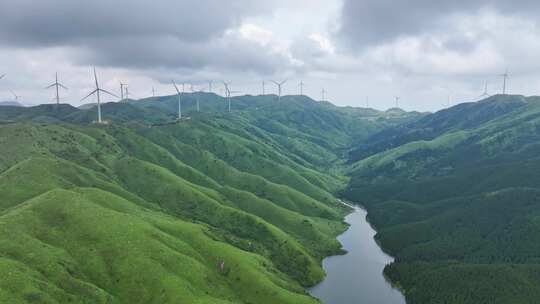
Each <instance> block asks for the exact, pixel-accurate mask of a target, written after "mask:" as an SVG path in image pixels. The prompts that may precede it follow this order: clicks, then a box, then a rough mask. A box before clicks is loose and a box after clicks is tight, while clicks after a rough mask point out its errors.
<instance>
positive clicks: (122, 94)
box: [119, 81, 127, 102]
mask: <svg viewBox="0 0 540 304" xmlns="http://www.w3.org/2000/svg"><path fill="white" fill-rule="evenodd" d="M119 83H120V102H122V101H124V92H125V90H127V84H126V83H122V82H121V81H119Z"/></svg>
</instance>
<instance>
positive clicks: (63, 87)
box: [45, 72, 68, 105]
mask: <svg viewBox="0 0 540 304" xmlns="http://www.w3.org/2000/svg"><path fill="white" fill-rule="evenodd" d="M52 87H54V88H56V105H59V104H60V92H59V91H60V90H59V88H62V89H64V90H67V89H68V88H67V87H65V86H64V85H63V84H61V83H59V82H58V72H57V73H56V74H55V81H54V83H53V84H51V85H50V86H48V87H46V88H45V89H46V90H47V89H50V88H52Z"/></svg>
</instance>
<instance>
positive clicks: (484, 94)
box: [478, 81, 491, 98]
mask: <svg viewBox="0 0 540 304" xmlns="http://www.w3.org/2000/svg"><path fill="white" fill-rule="evenodd" d="M490 96H491V95H489V93H488V82H487V81H486V83H485V84H484V93H482V95H480V96H478V98H484V97H490Z"/></svg>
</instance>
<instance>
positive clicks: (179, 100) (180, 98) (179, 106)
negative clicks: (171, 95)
mask: <svg viewBox="0 0 540 304" xmlns="http://www.w3.org/2000/svg"><path fill="white" fill-rule="evenodd" d="M172 83H173V85H174V88H175V89H176V93H178V120H182V95H183V94H184V88H185V87H184V84H182V92H180V89H178V86H177V85H176V82H174V80H173V81H172Z"/></svg>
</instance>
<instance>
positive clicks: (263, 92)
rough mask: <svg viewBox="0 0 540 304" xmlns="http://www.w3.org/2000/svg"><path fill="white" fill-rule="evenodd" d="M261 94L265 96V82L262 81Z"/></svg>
mask: <svg viewBox="0 0 540 304" xmlns="http://www.w3.org/2000/svg"><path fill="white" fill-rule="evenodd" d="M262 94H263V96H264V95H266V81H264V80H263V81H262Z"/></svg>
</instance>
